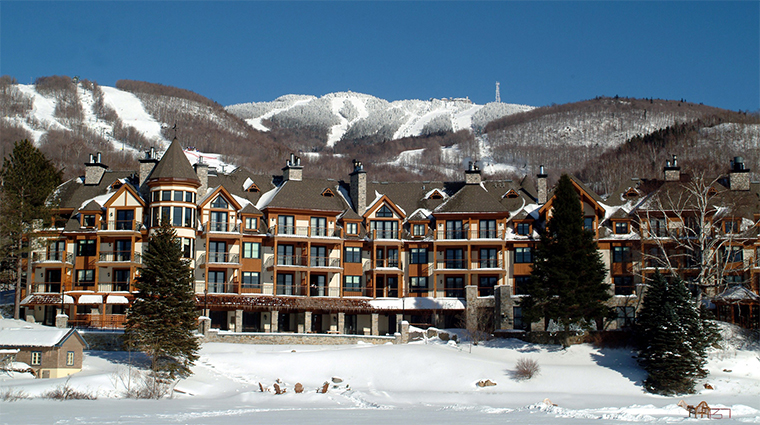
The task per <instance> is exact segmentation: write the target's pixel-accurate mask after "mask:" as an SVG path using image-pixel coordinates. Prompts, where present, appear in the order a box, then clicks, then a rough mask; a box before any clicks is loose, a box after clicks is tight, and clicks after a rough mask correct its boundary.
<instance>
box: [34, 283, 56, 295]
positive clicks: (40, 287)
mask: <svg viewBox="0 0 760 425" xmlns="http://www.w3.org/2000/svg"><path fill="white" fill-rule="evenodd" d="M34 292H37V293H40V292H41V293H47V294H60V293H61V282H45V283H38V284H36V285H34Z"/></svg>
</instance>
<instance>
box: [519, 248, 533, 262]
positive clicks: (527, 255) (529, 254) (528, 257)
mask: <svg viewBox="0 0 760 425" xmlns="http://www.w3.org/2000/svg"><path fill="white" fill-rule="evenodd" d="M532 262H533V250H532V249H531V248H529V247H528V248H515V263H518V264H520V263H532Z"/></svg>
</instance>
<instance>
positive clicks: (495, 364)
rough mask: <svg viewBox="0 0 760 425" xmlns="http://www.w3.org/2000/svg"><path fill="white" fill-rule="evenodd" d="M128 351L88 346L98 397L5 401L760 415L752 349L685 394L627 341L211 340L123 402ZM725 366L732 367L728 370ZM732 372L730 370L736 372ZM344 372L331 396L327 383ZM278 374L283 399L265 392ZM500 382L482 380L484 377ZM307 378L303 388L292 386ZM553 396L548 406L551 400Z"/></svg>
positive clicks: (407, 419) (128, 412) (384, 418)
mask: <svg viewBox="0 0 760 425" xmlns="http://www.w3.org/2000/svg"><path fill="white" fill-rule="evenodd" d="M521 357H527V358H530V359H535V360H536V361H538V363H539V365H540V367H541V371H540V374H539V375H538V376H536V377H534V378H533V379H531V380H527V381H518V380H516V379H514V378H513V377H512V371H513V370H514V367H515V362H516V361H517V359H519V358H521ZM130 359H131V361H132V362H133V363H135V361H136V360H139V361H137V363H138V364H142V365H144V364H145V359H144V358H143V357H142V356H139V355H135V354H132V355H131V356H128V354H127V353H123V352H98V351H93V352H87V353H86V357H85V359H84V365H85V366H84V370H83V371H82V372H80V373H78V374H75V375H73V376H71V378H70V380H69V381H68V383H69V385H70V386H71V387H73V388H75V389H79V390H82V391H88V392H90V393H93V394H98V400H95V401H84V400H83V401H65V402H52V401H50V400H45V399H39V398H32V399H27V400H20V401H15V402H2V404H0V422H1V423H7V424H22V423H23V424H51V423H58V424H73V423H77V424H96V423H97V424H102V423H121V424H177V423H184V424H206V423H225V424H232V425H235V424H250V423H299V424H300V423H331V424H386V423H394V424H415V425H418V424H425V423H436V424H464V423H467V424H469V423H478V424H480V423H484V424H496V423H499V424H501V423H520V424H525V425H531V424H555V423H563V424H565V423H571V424H586V423H589V422H592V421H593V423H595V424H618V423H630V422H634V423H674V422H679V423H680V422H687V423H690V422H692V421H696V420H694V419H687V413H686V411H685V410H683V409H682V408H680V407H678V406H677V405H676V404H677V403H678V401H679V400H681V399H684V400H685V401H686V402H687V403H688V404H692V405H696V404H697V403H699V402H700V401H702V400H704V401H706V402H707V403H708V404H709V405H710V406H712V407H728V408H730V409H731V413H732V419H731V420H725V421H721V422H720V423H760V397H759V396H758V395H760V357H759V354H758V352H757V351H752V350H746V349H744V350H741V349H736V350H725V351H720V352H716V353H714V354H713V355H712V356H711V360H710V362H709V364H708V368H709V369H710V372H711V373H710V375H709V376H708V377H707V378H706V380H705V382H709V383H711V384H712V386H713V387H714V388H715V389H714V390H704V389H701V386H700V391H698V393H697V394H695V395H690V396H686V397H663V396H656V395H651V394H648V393H646V392H644V391H643V389H642V387H641V380H642V379H643V378H644V373H643V372H642V371H641V369H640V368H638V366H637V365H636V360H635V359H634V358H632V352H631V351H630V350H627V349H598V348H594V347H592V346H590V345H577V346H572V347H570V348H568V349H567V350H562V349H561V348H559V347H556V346H542V345H533V344H527V343H524V342H522V341H518V340H513V339H507V340H495V341H490V342H486V343H481V344H480V345H477V346H471V345H470V344H469V343H463V344H460V345H457V344H454V343H452V342H450V343H444V342H442V341H440V340H438V339H431V340H429V341H421V342H415V343H411V344H408V345H390V344H388V345H378V346H374V345H367V344H357V345H348V346H302V345H295V346H272V345H245V344H220V343H208V344H204V345H203V347H202V349H201V352H200V359H199V360H198V361H197V362H196V366H195V367H194V368H193V371H194V375H192V376H191V377H189V378H188V379H185V380H182V381H180V382H179V383H178V384H177V385H176V387H175V389H176V391H175V392H174V396H173V399H165V400H162V401H158V402H157V401H148V400H124V399H120V394H121V392H122V390H123V387H122V386H121V384H120V383H119V380H118V379H116V376H117V374H118V373H119V372H122V373H123V372H124V371H126V370H127V363H128V362H129V361H128V360H130ZM724 369H725V370H727V371H723V370H724ZM728 370H730V372H728ZM333 377H339V378H341V379H342V382H340V383H337V384H331V385H330V388H329V390H328V392H327V394H319V393H317V392H316V390H317V388H320V387H322V385H323V383H324V382H326V381H332V378H333ZM277 379H280V380H281V382H282V386H283V387H284V388H286V389H287V393H285V394H283V395H275V394H274V393H273V392H263V393H262V392H260V391H259V383H261V384H262V385H263V386H264V387H266V388H272V387H273V384H274V383H275V381H276V380H277ZM483 379H490V380H491V381H494V382H496V384H497V385H496V386H493V387H485V388H479V387H478V386H477V385H476V383H477V382H478V381H479V380H483ZM65 382H66V378H62V379H44V380H43V379H38V380H35V379H30V378H28V377H24V376H22V375H19V374H14V375H0V393H2V392H5V391H7V390H8V389H13V390H14V391H18V390H21V391H24V392H25V393H26V394H28V395H29V396H31V397H36V396H38V395H39V394H41V393H43V392H45V391H47V390H50V389H52V388H55V387H57V386H59V385H61V384H63V383H65ZM296 383H301V384H302V385H303V386H304V388H305V391H304V393H302V394H296V393H295V392H294V391H293V388H294V386H295V384H296ZM547 398H548V399H549V400H550V401H551V403H553V404H556V406H554V405H549V404H546V403H544V400H545V399H547Z"/></svg>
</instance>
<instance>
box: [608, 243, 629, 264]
mask: <svg viewBox="0 0 760 425" xmlns="http://www.w3.org/2000/svg"><path fill="white" fill-rule="evenodd" d="M612 262H613V263H630V262H631V247H630V246H615V247H612Z"/></svg>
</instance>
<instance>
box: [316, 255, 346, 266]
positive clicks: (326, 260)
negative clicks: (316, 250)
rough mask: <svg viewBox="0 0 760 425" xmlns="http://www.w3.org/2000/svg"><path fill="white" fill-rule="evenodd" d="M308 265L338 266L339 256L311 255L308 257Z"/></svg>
mask: <svg viewBox="0 0 760 425" xmlns="http://www.w3.org/2000/svg"><path fill="white" fill-rule="evenodd" d="M309 266H310V267H340V258H330V257H311V258H310V259H309Z"/></svg>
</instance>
